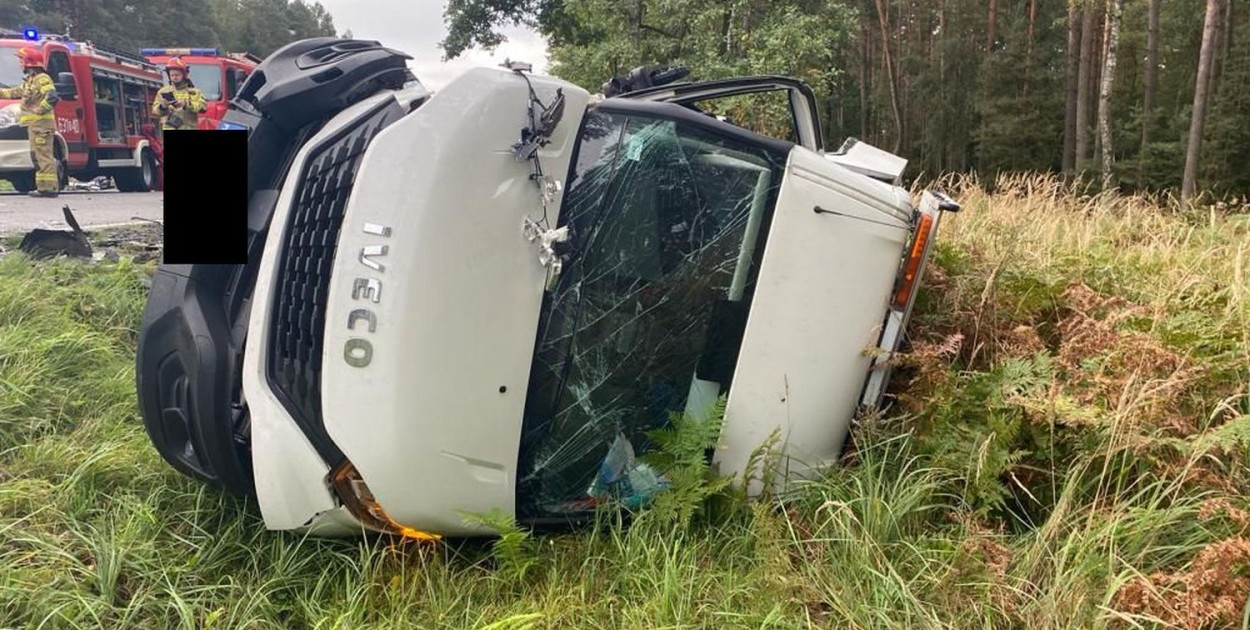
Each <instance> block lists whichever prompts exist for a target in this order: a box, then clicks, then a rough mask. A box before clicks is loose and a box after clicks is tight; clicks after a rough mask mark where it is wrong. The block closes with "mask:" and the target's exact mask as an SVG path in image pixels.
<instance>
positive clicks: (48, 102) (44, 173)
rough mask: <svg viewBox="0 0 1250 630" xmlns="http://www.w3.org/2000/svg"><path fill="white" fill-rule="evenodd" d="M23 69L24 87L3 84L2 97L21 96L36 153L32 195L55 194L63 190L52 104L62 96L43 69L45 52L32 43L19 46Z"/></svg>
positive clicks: (22, 120) (23, 115)
mask: <svg viewBox="0 0 1250 630" xmlns="http://www.w3.org/2000/svg"><path fill="white" fill-rule="evenodd" d="M17 57H18V59H20V60H21V63H22V70H23V71H24V72H25V74H26V78H25V80H23V81H22V85H21V87H14V88H0V98H17V99H21V100H22V105H21V114H20V116H19V118H18V124H20V125H22V126H24V127H26V135H27V137H29V138H30V150H31V153H33V154H34V155H35V167H36V169H37V170H36V171H35V188H36V190H34V191H32V192H31V193H30V194H31V196H33V197H55V196H57V191H59V190H60V188H61V186H60V181H58V178H57V170H56V154H55V152H54V150H53V146H54V142H55V140H54V138H55V135H56V117H55V116H54V115H53V113H52V106H53V105H56V102H57V101H58V100H59V97H58V96H57V94H56V86H55V85H54V84H53V83H52V77H49V76H48V74H47V73H46V72H45V71H44V67H43V65H44V62H43V52H42V51H40V50H39V49H38V48H35V47H33V46H24V47H22V48H19V49H18V50H17Z"/></svg>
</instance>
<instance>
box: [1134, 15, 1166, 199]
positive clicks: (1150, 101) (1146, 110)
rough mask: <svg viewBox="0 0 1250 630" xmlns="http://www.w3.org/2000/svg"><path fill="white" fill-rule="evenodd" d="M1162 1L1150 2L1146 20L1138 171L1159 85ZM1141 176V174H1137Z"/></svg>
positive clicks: (1144, 156) (1143, 158) (1142, 158)
mask: <svg viewBox="0 0 1250 630" xmlns="http://www.w3.org/2000/svg"><path fill="white" fill-rule="evenodd" d="M1162 2H1163V0H1150V8H1149V15H1148V16H1147V18H1146V86H1145V90H1146V93H1145V96H1144V97H1143V98H1142V118H1141V153H1140V154H1139V156H1138V163H1139V170H1144V165H1145V161H1146V148H1147V147H1148V146H1149V145H1150V125H1151V123H1152V122H1153V120H1152V119H1153V117H1154V106H1155V90H1156V89H1157V87H1158V85H1159V5H1160V4H1162ZM1138 176H1139V177H1140V176H1141V173H1140V172H1139V173H1138Z"/></svg>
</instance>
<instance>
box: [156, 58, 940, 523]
mask: <svg viewBox="0 0 1250 630" xmlns="http://www.w3.org/2000/svg"><path fill="white" fill-rule="evenodd" d="M408 59H409V57H408V56H407V55H405V54H403V53H400V52H397V51H394V50H391V49H388V48H386V47H384V46H382V45H380V44H379V43H377V42H371V41H360V40H350V39H334V38H320V39H310V40H304V41H300V42H296V43H293V44H290V45H288V46H286V47H284V48H282V49H280V50H278V51H277V52H275V53H273V54H272V55H271V56H270V57H269V58H267V59H265V60H264V61H263V62H262V63H261V64H260V65H259V66H258V67H257V68H256V70H255V71H254V72H253V73H252V74H251V75H250V77H249V78H248V79H247V81H246V82H245V83H244V84H243V85H242V86H241V87H240V88H239V90H238V93H237V95H236V96H235V98H234V99H233V100H232V101H231V102H230V106H229V111H228V112H226V114H225V116H224V118H223V120H222V126H228V127H230V128H241V129H246V130H247V133H248V150H249V166H248V169H249V179H248V189H249V191H248V192H249V206H248V208H249V210H248V211H249V218H250V221H249V241H248V242H249V251H250V262H249V263H248V264H246V265H238V266H220V265H216V266H212V265H190V266H177V265H164V266H162V267H160V269H159V270H158V272H157V274H156V277H155V279H154V281H153V284H152V288H151V293H150V295H149V298H148V303H147V309H146V312H145V314H144V321H143V326H142V330H141V333H140V338H139V352H138V394H139V399H140V403H141V409H142V413H143V418H144V422H145V424H146V426H147V430H148V434H149V436H150V437H151V439H152V442H153V443H154V444H155V446H156V448H157V449H158V450H159V451H160V453H161V454H162V455H163V456H164V458H165V459H166V460H167V461H168V462H169V463H170V464H171V465H173V466H174V467H175V468H177V469H178V470H180V471H182V472H183V473H185V474H187V475H191V476H193V477H196V478H198V479H202V480H204V481H206V482H209V483H212V484H215V485H217V486H219V487H221V488H223V489H225V490H226V491H229V492H233V493H238V494H241V495H250V496H254V497H255V498H256V500H257V502H258V503H259V506H260V510H261V512H262V514H263V516H264V522H265V525H266V526H267V527H268V528H269V529H274V530H295V531H301V532H308V533H312V534H317V535H350V534H353V533H356V534H358V533H361V532H362V531H366V530H368V531H376V532H388V533H393V534H398V535H402V536H407V537H413V538H435V537H439V536H489V535H492V533H493V532H491V531H490V530H489V529H487V528H486V527H485V526H482V525H479V524H476V523H474V522H469V521H468V519H466V517H465V515H466V514H475V513H476V514H481V513H488V512H491V511H493V510H497V511H502V512H503V513H505V514H508V515H512V516H514V517H515V518H516V520H517V521H518V522H519V523H521V524H525V525H534V526H537V525H543V524H551V523H570V522H572V523H577V522H582V521H584V520H586V519H587V518H588V517H589V516H590V515H592V514H593V511H594V510H596V509H598V508H597V506H599V505H601V504H602V500H603V496H604V495H603V494H602V492H601V490H602V489H601V488H599V482H600V481H601V480H600V479H598V475H599V471H600V470H601V468H602V467H603V464H604V462H605V461H608V462H612V461H618V460H620V459H621V458H622V455H628V453H630V452H633V453H634V454H638V453H643V452H646V450H647V449H648V448H651V447H650V442H649V441H648V440H647V439H646V437H645V436H646V435H647V434H648V433H649V432H651V431H652V430H654V429H657V428H663V427H665V426H668V424H669V423H670V422H671V420H670V419H671V418H672V417H673V415H674V414H681V413H690V414H694V415H695V416H696V417H705V416H706V414H707V412H709V411H710V410H712V409H714V408H715V409H719V408H720V406H719V405H720V404H723V405H724V418H723V422H722V425H721V426H722V428H721V431H720V435H719V442H718V444H717V447H716V448H715V449H713V451H712V452H710V453H709V455H708V456H709V458H711V461H712V463H713V464H714V465H715V466H716V467H717V469H718V470H719V471H720V472H721V473H722V474H726V475H733V474H738V473H741V472H742V471H743V470H744V469H746V468H747V467H748V466H749V465H750V464H749V462H750V461H751V455H752V453H753V452H754V451H756V450H757V449H759V448H760V447H761V446H762V445H763V444H765V443H766V442H767V441H768V438H769V436H770V435H771V434H772V433H773V432H774V431H780V432H781V438H782V439H781V441H780V442H779V444H780V446H778V447H777V448H778V452H777V453H776V455H777V456H778V457H779V458H781V459H782V460H783V461H784V462H785V469H786V470H787V471H788V472H787V477H786V478H785V479H781V480H779V483H785V482H788V481H792V480H797V479H802V478H805V477H808V476H810V475H812V474H813V473H815V472H817V471H820V470H823V469H825V468H827V467H828V466H830V465H832V464H833V463H835V462H836V461H837V460H838V458H839V456H840V454H841V453H842V449H843V445H844V442H845V441H846V439H847V435H848V430H849V426H850V424H851V421H852V418H853V417H854V416H855V414H857V413H858V412H860V411H861V410H862V409H864V408H872V407H876V406H879V405H880V404H881V402H882V396H883V392H884V391H885V386H886V382H887V380H888V376H889V362H888V359H889V358H890V356H891V354H892V353H894V352H895V351H896V350H897V348H898V345H899V343H900V339H901V338H902V336H903V332H904V330H905V329H906V326H907V320H908V316H909V314H910V312H911V309H912V304H913V301H914V298H915V294H916V286H917V283H918V282H919V281H920V279H921V278H922V277H923V273H924V267H925V264H926V261H927V260H928V258H929V254H930V251H931V248H932V244H933V242H934V240H935V238H936V234H937V229H938V224H939V222H940V220H941V217H942V216H943V212H944V211H955V210H958V209H959V207H958V205H957V204H956V203H955V202H954V201H952V200H950V199H948V198H946V197H945V196H943V195H941V194H940V193H937V192H923V193H921V194H919V195H917V196H916V197H915V198H913V196H912V195H911V194H909V193H908V191H906V190H905V189H903V188H902V187H901V174H902V172H903V168H904V166H905V165H906V160H904V159H902V158H900V157H898V156H895V155H891V154H889V153H887V152H884V151H881V150H879V149H876V148H874V147H871V146H869V145H867V144H864V143H862V142H858V141H856V140H854V139H848V140H846V141H845V142H843V143H842V144H841V145H840V146H839V148H838V149H837V150H832V151H831V150H828V149H827V148H826V147H825V145H824V135H823V132H822V130H821V128H820V117H819V115H818V112H819V111H820V110H819V107H818V104H817V103H816V101H815V97H814V95H813V93H812V91H811V90H810V89H809V88H808V87H807V86H806V85H805V84H803V83H802V82H800V81H797V80H795V79H792V78H788V77H782V76H753V77H739V78H733V79H722V80H716V81H696V80H693V79H690V80H688V77H687V73H686V72H685V71H684V70H683V69H680V68H649V67H644V68H639V69H637V70H634V71H632V72H630V73H629V74H627V75H624V76H620V77H616V78H614V79H611V80H609V81H607V82H606V83H604V85H603V86H602V88H601V90H600V93H598V94H595V95H592V94H590V93H589V92H588V91H587V90H585V89H583V88H581V87H579V86H577V85H574V84H572V83H568V82H565V81H561V80H559V79H555V78H551V77H546V76H540V75H536V74H533V73H531V72H530V71H529V68H528V67H527V66H525V65H524V64H514V63H509V64H505V66H504V67H499V68H474V69H471V70H468V71H466V72H464V73H463V74H462V75H460V76H459V77H458V78H456V79H454V80H453V81H451V82H450V83H449V84H447V85H446V86H445V87H443V88H441V89H439V90H438V91H436V92H431V91H430V90H427V89H426V88H424V87H423V86H422V85H421V83H420V82H419V81H417V80H416V78H415V77H414V76H413V75H412V74H411V73H410V72H409V71H408V69H407V65H406V62H407V60H408ZM762 93H773V96H776V95H777V94H778V93H779V94H780V95H781V96H782V97H783V98H784V99H785V100H786V101H787V102H788V103H789V114H788V115H789V118H790V120H789V123H790V128H791V129H792V130H793V132H792V133H791V134H789V135H786V136H785V137H771V136H768V135H762V134H760V133H757V132H755V131H752V130H750V129H747V128H745V127H744V126H739V125H738V124H735V121H734V120H732V116H729V117H726V116H725V115H723V114H721V115H716V113H717V112H724V111H725V109H724V108H718V106H717V103H718V102H721V103H722V104H723V103H724V101H723V99H738V98H740V97H743V96H745V95H755V94H762ZM624 459H625V460H629V459H630V458H628V457H625V458H624ZM639 470H641V469H639ZM623 472H625V473H629V472H631V471H623ZM635 472H636V471H635ZM652 472H654V473H655V475H654V476H655V477H656V478H657V479H658V480H659V481H663V474H664V471H652ZM664 485H665V484H663V483H656V484H650V485H647V486H646V487H643V485H637V484H636V485H633V486H630V487H631V488H632V489H629V490H621V492H627V493H628V492H632V493H634V495H630V496H625V497H624V498H625V499H627V500H629V501H630V502H632V503H634V504H645V503H646V501H647V500H648V499H649V498H650V497H651V496H653V495H654V494H655V493H658V492H663V491H664V490H663V488H664ZM622 488H624V486H622ZM751 490H752V491H754V490H758V489H751ZM635 495H636V496H635Z"/></svg>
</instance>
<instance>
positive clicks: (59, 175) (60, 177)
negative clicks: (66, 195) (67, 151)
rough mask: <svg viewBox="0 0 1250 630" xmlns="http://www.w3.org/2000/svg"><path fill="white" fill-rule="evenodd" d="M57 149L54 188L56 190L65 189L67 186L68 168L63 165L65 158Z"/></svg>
mask: <svg viewBox="0 0 1250 630" xmlns="http://www.w3.org/2000/svg"><path fill="white" fill-rule="evenodd" d="M60 153H61V152H60V151H57V156H56V188H57V190H65V189H66V188H68V187H69V168H68V167H67V166H66V165H65V158H64V157H62V156H61V155H60Z"/></svg>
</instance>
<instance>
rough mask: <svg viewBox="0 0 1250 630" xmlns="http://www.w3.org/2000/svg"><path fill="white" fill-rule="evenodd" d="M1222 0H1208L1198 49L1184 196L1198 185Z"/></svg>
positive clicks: (1182, 182) (1192, 192)
mask: <svg viewBox="0 0 1250 630" xmlns="http://www.w3.org/2000/svg"><path fill="white" fill-rule="evenodd" d="M1219 14H1220V0H1207V16H1206V19H1205V20H1204V22H1203V25H1202V48H1201V50H1200V51H1199V52H1198V78H1197V81H1195V82H1194V108H1193V115H1192V116H1191V117H1190V120H1189V141H1188V143H1187V144H1188V146H1187V147H1186V149H1185V173H1184V177H1183V178H1182V179H1181V200H1182V201H1189V200H1190V199H1193V197H1194V194H1195V193H1196V192H1197V189H1198V156H1199V152H1200V150H1201V149H1202V128H1203V124H1204V123H1205V122H1206V120H1205V118H1206V111H1207V98H1208V96H1209V95H1208V94H1207V90H1208V89H1210V87H1211V57H1212V53H1214V52H1215V51H1214V50H1213V49H1214V48H1215V37H1216V33H1215V29H1216V24H1217V20H1218V19H1219Z"/></svg>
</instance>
